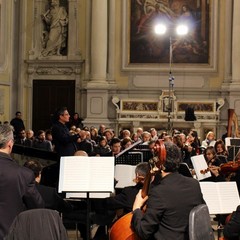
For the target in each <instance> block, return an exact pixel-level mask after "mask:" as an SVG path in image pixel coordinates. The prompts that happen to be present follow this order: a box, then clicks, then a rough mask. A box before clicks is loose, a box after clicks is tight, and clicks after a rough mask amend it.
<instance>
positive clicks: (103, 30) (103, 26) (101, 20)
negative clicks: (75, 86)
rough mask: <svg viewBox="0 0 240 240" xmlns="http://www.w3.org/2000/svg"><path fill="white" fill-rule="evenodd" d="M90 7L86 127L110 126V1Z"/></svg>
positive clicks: (101, 0)
mask: <svg viewBox="0 0 240 240" xmlns="http://www.w3.org/2000/svg"><path fill="white" fill-rule="evenodd" d="M88 7H89V8H90V9H91V18H90V26H91V31H90V32H89V35H90V36H89V41H90V43H91V44H90V48H89V56H90V59H89V63H90V64H89V71H90V74H89V81H88V83H87V85H86V89H87V109H86V110H87V117H86V118H85V121H84V124H85V125H89V126H91V125H94V126H96V127H98V125H99V124H105V125H106V126H108V127H109V126H110V124H111V123H110V121H109V119H108V112H109V106H108V101H109V96H108V89H109V84H108V81H107V72H108V65H107V63H108V39H109V38H108V33H109V30H108V14H109V12H108V0H92V1H91V4H90V3H89V5H88ZM110 21H111V20H110Z"/></svg>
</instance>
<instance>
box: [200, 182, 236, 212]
mask: <svg viewBox="0 0 240 240" xmlns="http://www.w3.org/2000/svg"><path fill="white" fill-rule="evenodd" d="M200 186H201V190H202V194H203V198H204V200H205V202H206V204H207V206H208V209H209V213H210V214H228V213H232V212H233V211H235V210H236V208H237V206H238V205H240V199H239V194H238V189H237V185H236V182H200Z"/></svg>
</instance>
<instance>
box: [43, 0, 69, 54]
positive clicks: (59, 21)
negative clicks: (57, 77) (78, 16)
mask: <svg viewBox="0 0 240 240" xmlns="http://www.w3.org/2000/svg"><path fill="white" fill-rule="evenodd" d="M41 17H42V20H43V22H44V24H45V30H44V32H43V50H42V56H44V57H47V56H53V55H59V56H61V55H62V53H61V50H62V49H63V48H65V47H66V45H67V42H66V40H67V30H68V28H67V25H68V14H67V11H66V9H65V7H62V6H59V0H50V8H49V9H48V10H47V11H46V12H45V13H44V14H42V15H41Z"/></svg>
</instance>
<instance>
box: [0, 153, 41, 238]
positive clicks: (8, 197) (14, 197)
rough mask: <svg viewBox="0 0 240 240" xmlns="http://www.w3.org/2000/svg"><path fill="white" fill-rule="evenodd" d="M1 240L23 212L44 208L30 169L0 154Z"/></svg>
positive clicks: (6, 155)
mask: <svg viewBox="0 0 240 240" xmlns="http://www.w3.org/2000/svg"><path fill="white" fill-rule="evenodd" d="M0 166H1V167H0V176H1V178H0V216H1V218H0V239H1V240H2V239H3V237H4V236H5V235H6V234H7V232H8V230H9V228H10V226H11V224H12V222H13V220H14V218H15V217H16V216H17V215H18V214H19V213H20V212H22V211H24V210H26V209H32V208H42V207H44V201H43V199H42V197H41V195H40V194H39V192H38V191H37V188H36V185H35V177H34V174H33V172H32V171H31V170H30V169H27V168H25V167H21V166H19V165H18V164H17V163H16V162H15V161H14V160H12V159H11V157H10V156H9V155H8V154H5V153H0Z"/></svg>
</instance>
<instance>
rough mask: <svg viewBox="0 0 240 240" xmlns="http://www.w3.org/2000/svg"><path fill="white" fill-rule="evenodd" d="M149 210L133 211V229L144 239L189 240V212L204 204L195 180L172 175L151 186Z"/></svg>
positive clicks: (176, 174) (148, 202) (175, 174)
mask: <svg viewBox="0 0 240 240" xmlns="http://www.w3.org/2000/svg"><path fill="white" fill-rule="evenodd" d="M148 197H149V198H148V201H147V209H146V212H145V213H144V214H143V212H142V211H141V210H140V209H136V210H135V211H134V212H133V217H132V226H133V228H134V229H135V231H136V232H137V234H138V235H139V236H140V238H141V239H161V240H173V239H174V240H186V239H188V222H189V213H190V211H191V210H192V208H193V207H195V206H197V205H199V204H202V203H204V200H203V196H202V193H201V189H200V185H199V183H198V181H197V180H196V179H193V178H189V177H185V176H183V175H181V174H178V173H171V174H169V175H167V176H166V177H164V178H163V179H162V180H161V182H160V183H159V184H158V185H155V186H152V187H151V188H150V192H149V195H148Z"/></svg>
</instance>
